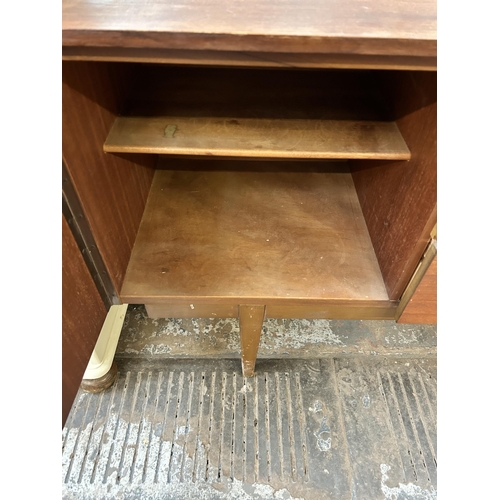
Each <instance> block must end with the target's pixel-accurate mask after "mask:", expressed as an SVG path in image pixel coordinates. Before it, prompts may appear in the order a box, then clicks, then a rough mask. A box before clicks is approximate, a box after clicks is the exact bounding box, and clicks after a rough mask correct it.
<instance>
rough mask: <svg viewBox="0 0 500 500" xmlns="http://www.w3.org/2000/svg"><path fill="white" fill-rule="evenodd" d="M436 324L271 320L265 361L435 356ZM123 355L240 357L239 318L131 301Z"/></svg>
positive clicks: (263, 346) (264, 338)
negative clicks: (153, 310) (150, 311)
mask: <svg viewBox="0 0 500 500" xmlns="http://www.w3.org/2000/svg"><path fill="white" fill-rule="evenodd" d="M436 351H437V331H436V325H398V324H397V323H395V322H394V321H367V320H364V321H334V320H304V319H267V320H265V321H264V325H263V329H262V336H261V342H260V346H259V359H266V358H282V357H287V358H304V357H311V358H318V357H331V356H356V355H362V356H364V355H370V356H379V355H380V356H394V357H409V356H418V357H426V356H435V355H436ZM116 355H117V357H129V356H155V357H156V356H163V357H167V358H168V357H172V358H182V357H189V358H197V357H209V358H212V357H220V358H239V356H240V339H239V327H238V321H237V320H236V319H230V318H227V319H210V318H203V319H151V318H149V317H148V316H147V313H146V310H145V308H144V306H142V305H130V306H129V308H128V311H127V316H126V318H125V322H124V326H123V331H122V335H121V337H120V341H119V344H118V348H117V352H116Z"/></svg>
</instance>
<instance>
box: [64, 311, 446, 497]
mask: <svg viewBox="0 0 500 500" xmlns="http://www.w3.org/2000/svg"><path fill="white" fill-rule="evenodd" d="M436 348H437V333H436V326H435V325H398V324H396V323H394V322H391V321H325V320H314V321H309V320H297V319H292V320H272V319H270V320H266V322H265V324H264V328H263V333H262V337H261V343H260V347H259V356H258V360H257V365H256V376H255V377H254V378H249V379H244V378H243V377H242V376H241V368H240V361H239V355H240V350H239V330H238V323H237V321H236V320H232V319H225V320H216V319H192V320H186V319H182V320H181V319H150V318H148V317H147V314H146V312H145V309H144V307H143V306H129V309H128V312H127V316H126V319H125V322H124V327H123V330H122V333H121V336H120V341H119V344H118V349H117V353H116V357H115V360H116V362H117V365H118V368H119V375H118V379H117V381H116V382H115V384H114V385H113V386H112V387H111V388H109V389H108V390H106V391H104V392H102V393H100V394H90V393H85V392H83V391H81V390H80V391H79V393H78V395H77V398H76V399H75V402H74V405H73V408H72V411H71V413H70V415H69V417H68V421H67V422H66V426H65V428H64V429H63V436H62V437H63V454H62V458H63V468H62V489H63V499H64V500H111V499H122V500H138V499H141V500H142V499H144V500H159V499H162V500H163V499H194V498H197V499H198V498H199V499H206V500H216V499H220V500H227V499H248V500H251V499H261V500H263V499H266V500H267V499H269V500H270V499H282V500H284V499H287V500H296V499H304V500H322V499H346V500H364V499H370V500H372V499H374V500H377V499H380V500H382V499H383V500H435V499H436V498H437V447H436V446H437V445H436V442H437V441H436V434H437V424H436V404H437V401H436V399H437V393H436V387H437V380H436Z"/></svg>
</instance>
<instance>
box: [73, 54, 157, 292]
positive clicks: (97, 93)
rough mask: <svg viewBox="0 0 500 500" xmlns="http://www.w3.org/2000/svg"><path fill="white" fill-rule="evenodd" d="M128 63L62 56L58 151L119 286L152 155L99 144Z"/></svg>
mask: <svg viewBox="0 0 500 500" xmlns="http://www.w3.org/2000/svg"><path fill="white" fill-rule="evenodd" d="M133 76H134V74H133V67H132V66H131V65H127V64H118V63H114V64H113V63H89V62H63V157H64V160H65V162H66V165H67V168H68V172H69V175H70V176H71V180H72V182H73V185H74V186H75V189H76V191H77V194H78V197H79V199H80V201H81V204H82V207H83V210H84V212H85V215H86V217H87V219H88V221H89V225H90V227H91V230H92V233H93V235H94V238H95V241H96V243H97V246H98V248H99V251H100V253H101V255H102V258H103V261H104V263H105V265H106V267H107V269H108V272H109V273H110V276H111V279H112V281H113V284H114V286H115V288H116V290H117V291H118V292H119V290H120V288H121V285H122V281H123V277H124V275H125V271H126V268H127V264H128V260H129V257H130V253H131V250H132V246H133V244H134V240H135V236H136V234H137V230H138V228H139V223H140V221H141V217H142V213H143V210H144V206H145V203H146V199H147V196H148V193H149V188H150V186H151V181H152V179H153V174H154V162H155V159H156V157H155V156H153V155H150V156H148V155H123V156H118V155H112V154H105V153H104V152H103V149H102V147H103V144H104V141H105V140H106V137H107V135H108V132H109V130H110V128H111V126H112V124H113V122H114V120H115V117H116V115H117V114H119V113H120V112H121V111H123V109H124V104H125V100H126V97H127V94H128V92H129V91H130V89H131V87H132V85H133Z"/></svg>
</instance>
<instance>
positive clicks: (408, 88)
mask: <svg viewBox="0 0 500 500" xmlns="http://www.w3.org/2000/svg"><path fill="white" fill-rule="evenodd" d="M436 76H437V75H436V73H422V72H382V73H381V74H380V78H381V82H380V88H381V89H382V91H383V92H384V93H385V98H384V100H385V102H386V103H387V105H388V107H389V110H390V113H391V118H392V119H394V120H396V123H397V124H398V127H399V130H400V132H401V134H402V135H403V137H404V139H405V141H406V144H407V145H408V148H409V149H410V151H411V159H410V160H409V161H408V162H404V163H403V162H390V163H389V162H383V161H382V162H377V161H375V162H368V161H365V160H359V161H353V162H351V171H352V177H353V180H354V184H355V186H356V191H357V193H358V196H359V201H360V203H361V207H362V210H363V214H364V217H365V220H366V224H367V226H368V231H369V233H370V237H371V240H372V242H373V247H374V249H375V253H376V255H377V258H378V262H379V264H380V270H381V272H382V275H383V277H384V281H385V284H386V286H387V291H388V294H389V298H390V299H393V300H398V299H399V298H400V297H401V294H402V293H403V291H404V289H405V288H406V286H407V284H408V282H409V281H410V278H411V276H412V275H413V272H414V271H415V269H416V267H417V265H418V262H419V261H420V259H421V257H422V255H423V253H424V250H425V248H426V246H427V243H428V242H429V234H430V231H431V230H432V228H433V226H434V225H435V224H436V219H437V209H436V206H437V126H436V124H437V116H436V98H437V85H436Z"/></svg>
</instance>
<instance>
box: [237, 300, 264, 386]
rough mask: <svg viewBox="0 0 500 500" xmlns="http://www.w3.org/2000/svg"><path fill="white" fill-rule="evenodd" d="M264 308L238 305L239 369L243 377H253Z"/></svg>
mask: <svg viewBox="0 0 500 500" xmlns="http://www.w3.org/2000/svg"><path fill="white" fill-rule="evenodd" d="M265 314H266V306H250V305H240V310H239V318H240V341H241V368H242V371H243V376H244V377H253V376H254V373H255V360H256V359H257V351H258V349H259V341H260V333H261V331H262V323H264V316H265Z"/></svg>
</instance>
